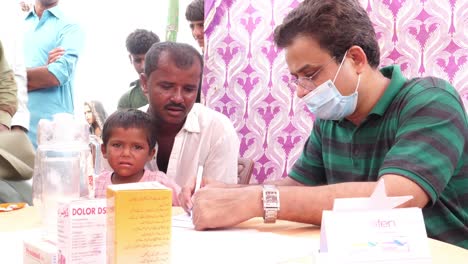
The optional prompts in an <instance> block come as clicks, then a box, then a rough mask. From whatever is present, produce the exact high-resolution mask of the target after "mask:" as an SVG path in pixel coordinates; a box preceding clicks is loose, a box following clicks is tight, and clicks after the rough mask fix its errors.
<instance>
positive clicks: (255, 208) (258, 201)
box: [243, 185, 264, 218]
mask: <svg viewBox="0 0 468 264" xmlns="http://www.w3.org/2000/svg"><path fill="white" fill-rule="evenodd" d="M243 189H248V191H249V195H248V199H249V202H248V204H249V205H250V210H249V211H250V212H251V216H250V218H253V217H263V215H264V211H263V200H262V195H263V188H262V186H261V185H250V186H248V187H245V188H243ZM243 191H245V190H243Z"/></svg>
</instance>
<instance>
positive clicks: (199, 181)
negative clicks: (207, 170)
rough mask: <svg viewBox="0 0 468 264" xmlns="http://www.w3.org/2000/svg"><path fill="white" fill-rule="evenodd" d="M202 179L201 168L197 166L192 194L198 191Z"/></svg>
mask: <svg viewBox="0 0 468 264" xmlns="http://www.w3.org/2000/svg"><path fill="white" fill-rule="evenodd" d="M202 177H203V166H201V165H200V166H198V171H197V180H196V181H195V190H194V191H193V193H196V192H197V191H198V190H199V189H200V186H201V182H202Z"/></svg>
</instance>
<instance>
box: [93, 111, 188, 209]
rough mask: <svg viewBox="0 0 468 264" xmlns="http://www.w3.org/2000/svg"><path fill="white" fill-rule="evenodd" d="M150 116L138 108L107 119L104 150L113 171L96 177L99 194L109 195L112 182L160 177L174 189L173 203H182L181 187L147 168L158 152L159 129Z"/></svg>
mask: <svg viewBox="0 0 468 264" xmlns="http://www.w3.org/2000/svg"><path fill="white" fill-rule="evenodd" d="M154 129H155V127H154V125H153V123H152V120H151V118H150V116H149V115H148V114H147V113H145V112H142V111H140V110H137V109H127V110H120V111H117V112H114V113H113V114H112V115H110V116H109V118H108V119H107V120H106V122H105V123H104V129H103V133H102V140H103V144H102V145H101V151H102V154H103V156H104V158H105V159H107V161H108V162H109V165H110V167H111V168H112V170H113V171H110V172H109V171H107V172H103V173H101V174H100V175H99V176H98V178H97V179H96V185H95V186H96V189H95V195H96V198H105V197H106V189H107V186H108V185H110V184H121V183H132V182H149V181H158V182H160V183H162V184H163V185H165V186H167V187H168V188H170V189H172V205H174V206H178V205H179V201H178V198H177V196H178V194H179V192H180V187H179V186H178V185H177V184H176V183H175V182H174V181H173V180H172V179H169V178H168V177H167V176H166V175H165V174H164V173H162V172H160V171H150V170H145V168H144V167H145V163H146V162H148V161H149V160H151V159H152V158H153V156H154V153H155V149H154V146H155V145H156V133H154Z"/></svg>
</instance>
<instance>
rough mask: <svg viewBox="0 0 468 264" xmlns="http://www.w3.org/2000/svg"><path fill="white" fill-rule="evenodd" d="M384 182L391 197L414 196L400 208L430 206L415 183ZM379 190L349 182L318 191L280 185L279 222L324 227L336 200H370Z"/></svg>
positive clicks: (389, 178)
mask: <svg viewBox="0 0 468 264" xmlns="http://www.w3.org/2000/svg"><path fill="white" fill-rule="evenodd" d="M382 178H383V179H384V180H385V188H386V192H387V195H388V196H405V195H411V196H413V199H411V200H409V201H407V202H405V203H404V204H402V205H400V206H399V207H419V208H423V207H424V206H426V205H427V204H428V203H429V202H430V197H429V196H428V195H427V194H426V192H425V191H424V190H423V189H422V188H421V187H420V186H419V185H418V184H417V183H415V182H414V181H412V180H410V179H408V178H406V177H403V176H399V175H391V174H388V175H384V176H382V177H381V179H382ZM291 180H292V179H291ZM376 186H377V182H346V183H338V184H331V185H323V186H316V187H303V186H281V185H279V186H278V189H279V191H280V206H281V208H280V211H279V215H278V218H280V219H283V220H290V221H296V222H304V223H311V224H315V225H320V223H321V221H322V211H323V210H331V209H332V208H333V201H334V200H335V198H355V197H369V196H370V195H371V194H372V192H373V191H374V189H375V187H376Z"/></svg>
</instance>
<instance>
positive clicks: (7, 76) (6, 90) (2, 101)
mask: <svg viewBox="0 0 468 264" xmlns="http://www.w3.org/2000/svg"><path fill="white" fill-rule="evenodd" d="M17 90H18V88H17V86H16V82H15V76H14V73H13V71H12V70H11V69H10V67H9V64H8V62H7V60H6V56H5V52H4V50H3V44H2V41H1V40H0V132H2V131H9V130H10V125H11V119H12V117H13V115H14V114H15V113H16V110H17V108H18V98H17V95H16V93H17Z"/></svg>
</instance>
